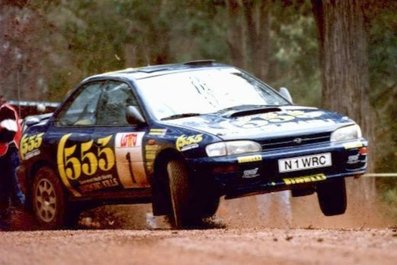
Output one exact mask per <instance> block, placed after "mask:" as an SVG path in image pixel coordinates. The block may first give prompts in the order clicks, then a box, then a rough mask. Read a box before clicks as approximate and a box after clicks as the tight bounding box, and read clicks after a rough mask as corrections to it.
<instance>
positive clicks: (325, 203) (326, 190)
mask: <svg viewBox="0 0 397 265" xmlns="http://www.w3.org/2000/svg"><path fill="white" fill-rule="evenodd" d="M317 197H318V202H319V204H320V208H321V211H322V212H323V214H324V215H326V216H333V215H339V214H344V213H345V211H346V206H347V197H346V184H345V179H343V178H340V179H333V180H329V181H326V182H323V183H318V184H317Z"/></svg>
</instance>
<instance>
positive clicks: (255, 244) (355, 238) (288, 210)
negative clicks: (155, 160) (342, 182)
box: [0, 194, 397, 265]
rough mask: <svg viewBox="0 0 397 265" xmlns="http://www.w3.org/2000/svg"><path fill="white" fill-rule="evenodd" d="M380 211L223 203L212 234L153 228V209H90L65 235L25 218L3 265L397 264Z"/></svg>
mask: <svg viewBox="0 0 397 265" xmlns="http://www.w3.org/2000/svg"><path fill="white" fill-rule="evenodd" d="M287 199H288V198H287ZM381 209H382V208H381V207H380V206H379V205H372V206H371V204H369V203H368V201H365V200H357V201H355V200H350V203H349V204H348V209H347V212H346V213H345V214H344V215H341V216H335V217H324V216H323V215H322V214H321V212H320V210H319V209H318V205H317V201H316V197H315V196H308V197H302V198H292V199H288V200H286V197H285V196H284V195H282V194H269V195H266V196H265V195H263V196H253V197H247V198H241V199H238V200H231V201H222V202H221V206H220V208H219V210H218V212H217V215H216V217H217V219H216V221H217V222H216V223H215V224H216V225H215V226H212V228H211V229H209V228H207V229H201V230H179V231H176V230H149V229H148V228H147V223H146V218H145V216H146V214H147V213H148V212H150V211H151V207H150V205H135V206H132V205H118V206H105V207H102V208H101V209H96V210H92V211H87V212H84V213H83V214H82V215H81V222H80V227H79V229H78V230H62V231H40V230H37V227H36V226H35V224H34V222H33V221H31V220H29V216H26V215H24V213H21V214H19V215H18V214H17V215H15V216H14V220H13V225H14V227H13V230H14V231H8V232H0V265H25V264H26V265H36V264H37V265H50V264H51V265H52V264H56V265H80V264H81V265H83V264H84V265H91V264H95V265H102V264H103V265H109V264H117V265H123V264H128V265H129V264H131V265H132V264H134V265H135V264H137V265H140V264H142V265H143V264H148V265H149V264H150V265H152V264H153V265H154V264H156V265H163V264H164V265H168V264H169V265H176V264H178V265H179V264H186V265H196V264H208V265H234V264H236V265H237V264H238V265H240V264H241V265H251V264H252V265H256V264H257V265H259V264H260V265H264V264H271V265H273V264H294V265H299V264H304V265H310V264H338V265H353V264H354V265H356V264H360V265H363V264H364V265H366V264H368V265H374V264H375V265H377V264H379V265H388V264H390V265H395V264H397V225H396V223H395V221H393V220H389V219H387V218H386V216H385V215H384V214H383V213H382V210H381ZM214 227H215V228H214Z"/></svg>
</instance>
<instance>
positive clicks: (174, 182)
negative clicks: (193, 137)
mask: <svg viewBox="0 0 397 265" xmlns="http://www.w3.org/2000/svg"><path fill="white" fill-rule="evenodd" d="M167 173H168V182H169V191H170V199H171V206H172V207H171V208H172V213H171V214H170V215H171V216H170V219H171V223H172V225H173V226H174V228H177V229H179V228H183V227H185V226H187V225H188V224H189V221H188V220H189V215H190V214H189V201H190V199H189V174H188V169H187V167H186V165H185V164H184V163H183V162H182V161H181V160H177V159H173V160H170V161H169V162H168V163H167Z"/></svg>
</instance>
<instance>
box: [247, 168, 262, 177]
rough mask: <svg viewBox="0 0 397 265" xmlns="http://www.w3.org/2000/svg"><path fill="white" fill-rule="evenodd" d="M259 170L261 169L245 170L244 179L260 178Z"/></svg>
mask: <svg viewBox="0 0 397 265" xmlns="http://www.w3.org/2000/svg"><path fill="white" fill-rule="evenodd" d="M258 170H259V168H254V169H247V170H244V174H243V178H244V179H252V178H256V177H258V176H259V174H258Z"/></svg>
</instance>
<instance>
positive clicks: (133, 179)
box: [125, 152, 136, 183]
mask: <svg viewBox="0 0 397 265" xmlns="http://www.w3.org/2000/svg"><path fill="white" fill-rule="evenodd" d="M125 158H127V160H128V169H129V171H130V175H131V179H132V182H134V183H136V179H135V176H134V171H133V170H132V161H131V153H130V152H128V153H127V155H126V156H125Z"/></svg>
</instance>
